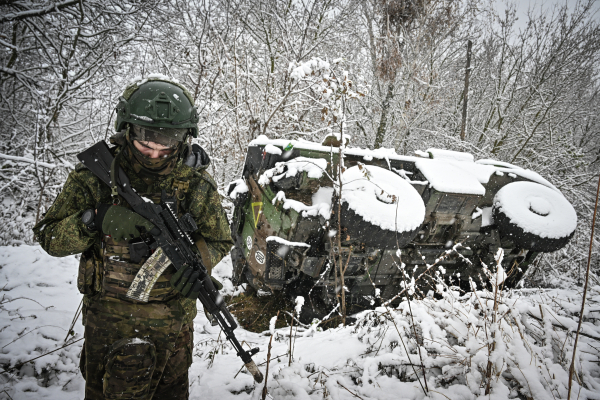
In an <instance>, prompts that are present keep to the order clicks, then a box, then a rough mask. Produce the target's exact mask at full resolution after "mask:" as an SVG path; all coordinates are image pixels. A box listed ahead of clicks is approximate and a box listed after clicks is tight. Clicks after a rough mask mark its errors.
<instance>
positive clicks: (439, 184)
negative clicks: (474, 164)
mask: <svg viewBox="0 0 600 400" xmlns="http://www.w3.org/2000/svg"><path fill="white" fill-rule="evenodd" d="M416 165H417V168H419V170H420V171H421V173H422V174H423V176H425V179H427V180H428V181H429V185H430V186H431V187H432V188H434V189H435V190H437V191H438V192H445V193H461V194H475V195H484V194H485V188H484V187H483V185H482V184H481V183H480V182H479V180H478V179H477V178H476V177H475V176H473V175H471V174H465V173H464V171H463V170H462V169H460V168H459V167H457V166H456V165H455V164H454V163H451V162H448V161H446V160H443V159H442V160H435V159H434V160H419V161H417V164H416Z"/></svg>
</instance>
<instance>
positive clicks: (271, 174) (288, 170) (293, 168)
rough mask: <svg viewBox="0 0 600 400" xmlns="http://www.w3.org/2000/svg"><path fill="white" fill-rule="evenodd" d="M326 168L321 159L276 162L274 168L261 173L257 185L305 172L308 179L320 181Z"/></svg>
mask: <svg viewBox="0 0 600 400" xmlns="http://www.w3.org/2000/svg"><path fill="white" fill-rule="evenodd" d="M265 148H266V146H265ZM326 167H327V160H325V159H323V158H306V157H296V158H293V159H291V160H289V161H283V162H278V163H276V164H275V167H273V168H271V169H268V170H266V171H265V172H263V173H262V175H261V176H260V177H259V178H258V184H259V185H261V186H265V185H267V184H269V183H270V182H271V181H273V182H277V181H279V180H280V179H283V178H290V177H292V176H296V175H297V174H299V173H301V172H306V175H307V176H308V177H309V178H312V179H320V178H321V177H322V176H323V172H325V168H326Z"/></svg>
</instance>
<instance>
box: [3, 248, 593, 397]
mask: <svg viewBox="0 0 600 400" xmlns="http://www.w3.org/2000/svg"><path fill="white" fill-rule="evenodd" d="M77 264H78V260H77V259H76V257H75V256H69V257H64V258H54V257H50V256H48V255H47V254H45V252H44V251H43V250H42V249H41V248H40V247H39V246H20V247H0V265H2V269H0V280H1V281H2V282H4V283H3V285H4V284H6V286H5V287H4V291H3V295H4V296H5V297H4V302H3V303H2V305H3V308H0V315H1V316H2V322H3V324H2V327H3V329H2V330H0V343H1V345H0V347H3V349H2V354H0V360H1V362H2V364H3V366H14V365H15V364H17V363H20V362H23V361H27V360H29V359H31V358H34V357H37V356H39V355H42V354H43V353H46V352H48V351H52V350H56V349H58V348H59V347H61V346H62V345H63V340H64V338H65V336H66V329H67V328H68V326H69V324H70V322H71V319H72V317H73V315H74V314H75V310H76V308H77V305H78V304H79V299H80V298H81V295H80V294H79V293H78V292H77V289H76V282H75V280H76V273H77ZM232 270H233V266H232V264H231V258H230V257H229V256H228V257H226V258H225V259H224V260H223V261H222V262H221V263H219V264H218V265H217V266H216V267H215V269H214V270H213V274H215V275H216V277H217V279H219V280H220V281H221V282H222V283H223V284H224V286H225V289H224V290H223V291H221V293H224V294H227V293H231V294H234V292H233V290H234V286H233V284H232V283H231V276H232ZM229 290H231V292H229ZM239 292H241V289H240V290H238V291H237V293H239ZM440 297H441V298H439V299H434V298H433V297H431V298H425V299H423V300H417V299H414V300H411V304H410V309H409V307H408V303H407V302H406V300H404V301H402V303H400V305H399V306H398V307H397V308H391V307H380V308H378V309H377V310H372V311H365V312H362V313H360V314H357V315H355V317H356V319H357V321H356V322H355V323H353V324H351V325H350V326H346V327H343V326H340V327H338V328H334V329H329V330H326V331H321V330H320V329H319V327H318V323H313V324H312V325H311V326H310V327H309V328H305V327H303V326H298V325H296V324H295V326H296V327H297V328H294V332H293V334H292V339H293V359H292V363H291V366H288V361H287V360H288V356H287V352H288V350H289V348H290V337H289V334H290V327H289V325H288V326H284V327H282V328H279V329H277V328H275V315H268V316H267V318H269V319H270V321H271V323H270V324H269V330H268V331H265V332H263V333H253V332H249V331H247V330H245V329H243V328H242V327H241V326H239V327H238V328H237V329H236V330H235V335H236V337H237V339H238V340H239V341H240V342H241V343H244V347H246V344H247V345H248V347H259V348H260V351H259V352H258V353H257V354H256V355H254V357H253V359H254V361H255V362H256V364H257V365H259V369H260V370H261V372H263V373H265V372H266V371H265V361H266V357H267V350H268V345H269V341H270V340H271V339H272V341H271V345H272V348H271V358H272V360H271V364H270V368H269V376H268V378H267V382H268V383H267V390H268V392H269V393H270V395H271V396H273V398H276V399H290V400H291V399H322V398H323V393H324V391H325V390H327V393H329V397H330V398H335V399H348V400H349V399H356V398H357V397H356V396H360V397H361V398H364V399H381V400H388V399H389V400H396V399H398V398H399V397H401V398H403V399H407V400H421V399H424V398H428V397H427V396H425V394H424V393H423V391H422V389H421V387H420V385H419V382H418V380H417V377H416V376H415V373H414V371H413V368H412V367H411V366H410V364H413V365H414V364H420V363H421V360H420V358H419V352H418V351H419V350H420V351H421V354H422V363H423V365H424V366H425V370H426V376H427V382H428V386H429V390H430V393H431V395H430V396H429V397H431V398H432V399H446V398H450V399H453V400H454V399H469V400H474V399H478V398H480V399H482V400H483V399H488V398H490V399H496V400H500V399H502V400H504V399H507V398H517V397H519V396H521V397H529V398H534V399H553V398H562V399H564V398H566V397H567V386H568V375H569V373H568V370H569V363H570V357H565V355H571V354H572V352H573V332H574V331H575V330H576V329H577V322H578V321H577V318H578V313H579V310H580V307H581V288H578V287H574V288H569V287H564V286H563V288H561V289H523V290H515V291H511V292H506V291H504V292H503V293H500V292H499V293H498V297H499V300H500V301H499V302H498V303H497V304H496V306H497V309H495V308H494V305H495V304H494V301H493V300H494V293H493V292H490V291H478V292H477V293H466V294H464V295H462V296H461V295H459V293H458V292H456V291H452V290H449V291H446V292H445V293H443V294H441V295H440ZM29 299H34V300H35V302H34V301H32V300H29ZM307 301H308V300H307ZM588 301H589V303H588V305H587V306H586V308H585V311H584V321H583V324H582V327H581V329H582V332H583V333H585V334H587V335H591V336H593V337H600V326H598V324H597V323H595V321H597V310H598V309H599V307H600V286H598V285H594V284H591V285H590V287H589V292H588ZM36 302H37V303H39V304H37V303H36ZM540 306H541V307H540ZM198 308H199V309H200V310H202V306H201V305H200V303H198ZM540 309H542V310H543V315H542V314H541V311H540ZM332 311H333V312H335V311H334V310H333V309H332ZM411 311H412V312H411ZM495 312H497V316H498V319H497V321H496V323H492V320H491V316H492V315H493V314H494V313H495ZM411 315H412V317H411ZM486 316H487V317H488V318H487V319H486ZM534 318H535V319H534ZM413 319H414V323H415V327H414V328H416V330H417V332H418V335H419V336H420V337H421V338H422V341H420V342H419V343H420V348H417V345H418V343H417V341H416V340H415V337H414V334H413V332H414V330H415V329H414V328H413V325H412V323H411V321H412V320H413ZM561 327H564V328H566V329H563V328H561ZM296 329H297V330H296ZM74 330H75V337H74V338H73V339H75V340H77V339H79V338H81V337H82V335H83V327H82V326H81V323H80V322H77V323H76V324H75V327H74ZM492 334H493V336H494V337H493V338H492ZM73 339H70V340H73ZM13 341H14V342H13ZM11 342H12V343H11ZM399 343H404V344H405V346H406V351H405V347H404V346H402V345H398V344H399ZM492 343H493V344H494V350H493V352H492V353H491V354H489V353H488V345H491V344H492ZM555 343H560V346H555V345H554V344H555ZM82 344H83V341H81V342H77V343H74V344H72V345H70V346H67V347H65V348H64V349H60V350H58V351H56V352H54V353H51V354H48V355H45V356H43V357H41V358H39V359H37V360H35V361H33V362H30V363H27V364H25V366H23V367H21V368H20V369H19V371H17V372H16V373H6V374H3V375H2V376H3V377H7V379H6V380H3V381H2V383H1V384H0V393H1V394H0V396H2V395H4V394H6V395H8V396H10V397H11V398H13V399H20V400H26V399H32V400H33V399H35V400H37V399H42V398H46V399H61V400H63V399H64V400H75V399H81V398H83V397H84V385H85V382H84V380H83V378H82V377H81V374H80V372H79V367H78V363H79V354H80V352H81V346H82ZM597 347H598V346H597V340H595V339H591V338H589V337H586V336H581V337H580V338H579V344H578V351H577V363H576V369H577V374H578V376H579V377H581V380H580V381H581V382H583V384H584V385H585V387H583V388H582V387H580V386H579V383H578V381H577V380H574V382H573V385H574V392H575V393H577V396H579V398H581V399H595V398H597V397H598V396H597V394H598V390H597V389H598V387H600V366H599V365H598V348H597ZM216 349H218V352H216V351H215V350H216ZM279 355H285V356H284V357H283V358H280V359H275V358H274V357H276V356H279ZM488 361H491V363H492V367H493V369H494V379H493V380H492V385H491V393H490V395H484V392H483V389H482V388H484V387H485V385H486V379H485V371H486V369H487V365H488ZM241 367H242V361H241V360H240V358H239V357H238V356H237V355H236V351H235V350H234V349H233V348H232V346H231V345H229V343H228V342H227V341H226V340H223V334H222V332H221V329H220V328H219V327H215V326H211V324H210V322H209V321H208V320H207V318H206V316H205V315H204V313H203V312H199V313H198V316H197V317H196V319H195V320H194V351H193V364H192V366H191V368H190V371H189V372H190V374H189V376H190V398H192V399H195V398H202V399H206V400H225V399H258V398H260V394H261V391H262V388H263V384H255V383H254V381H253V379H252V377H251V375H249V374H248V373H247V372H246V371H245V369H242V371H240V368H241ZM44 371H49V372H50V374H49V376H51V379H47V377H48V374H47V373H45V372H44ZM238 372H239V374H238ZM417 373H418V374H419V376H421V375H420V369H419V368H417ZM236 374H237V376H236ZM421 382H422V381H421ZM342 385H343V387H342ZM350 392H351V393H350ZM234 393H236V394H234ZM353 394H356V395H353ZM8 396H6V398H8ZM0 398H4V397H0Z"/></svg>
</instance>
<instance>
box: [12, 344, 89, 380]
mask: <svg viewBox="0 0 600 400" xmlns="http://www.w3.org/2000/svg"><path fill="white" fill-rule="evenodd" d="M82 340H83V338H81V339H77V340H76V341H74V342H71V343H67V344H65V345H63V346H61V347H59V348H58V349H54V350H52V351H49V352H47V353H44V354H42V355H41V356H37V357H35V358H32V359H31V360H27V361H23V362H21V363H19V364H17V365H15V366H14V367H12V368H11V369H18V368H20V367H21V366H22V365H24V364H27V363H28V362H31V361H35V360H37V359H38V358H42V357H44V356H47V355H48V354H52V353H54V352H55V351H58V350H60V349H64V348H65V347H68V346H70V345H72V344H75V343H77V342H80V341H82ZM4 371H5V372H8V371H7V370H4Z"/></svg>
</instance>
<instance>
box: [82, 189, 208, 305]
mask: <svg viewBox="0 0 600 400" xmlns="http://www.w3.org/2000/svg"><path fill="white" fill-rule="evenodd" d="M188 187H189V183H187V182H181V181H177V180H176V181H175V182H174V184H173V189H174V193H175V196H176V199H177V215H178V217H181V216H182V215H183V214H184V213H185V212H184V210H182V208H181V206H180V203H181V200H183V199H184V195H185V193H186V192H187V190H188ZM141 195H142V196H143V197H146V198H148V199H150V200H152V201H153V202H154V203H159V202H160V197H161V195H160V193H145V194H141ZM121 205H122V206H124V207H127V208H130V207H129V205H128V204H126V203H124V204H121ZM196 247H197V249H198V251H199V253H200V256H201V258H202V262H203V263H204V265H205V266H206V267H207V269H208V270H209V273H210V272H211V270H212V262H211V259H210V254H209V252H208V247H207V244H206V241H205V240H204V238H202V237H200V238H198V239H197V240H196ZM91 253H92V251H87V252H85V253H83V254H82V257H81V260H80V265H79V276H78V279H77V283H78V288H79V291H80V292H81V293H83V294H93V293H97V292H101V293H102V296H106V297H111V298H116V299H120V300H124V301H128V302H134V300H132V299H130V298H128V297H127V296H126V294H127V291H128V290H129V287H130V286H131V283H132V282H133V280H134V278H135V276H136V275H137V273H138V271H139V270H140V268H141V267H142V265H144V262H146V259H147V258H143V259H142V261H141V262H140V263H133V262H131V261H130V256H129V243H128V242H127V241H122V242H115V241H114V240H113V239H112V237H110V236H108V235H104V236H103V237H102V248H101V250H100V254H99V259H100V260H101V262H98V257H94V256H93V254H91ZM174 273H175V268H174V267H173V266H169V267H168V268H167V269H166V270H165V272H163V274H162V275H161V276H160V277H159V278H158V280H157V282H156V283H155V285H154V286H153V287H152V290H151V291H150V297H149V300H148V301H149V302H165V301H168V300H171V299H173V298H175V297H176V296H177V293H178V292H176V291H175V290H174V289H173V288H172V287H171V284H170V282H169V281H170V280H171V278H172V277H173V274H174Z"/></svg>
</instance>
